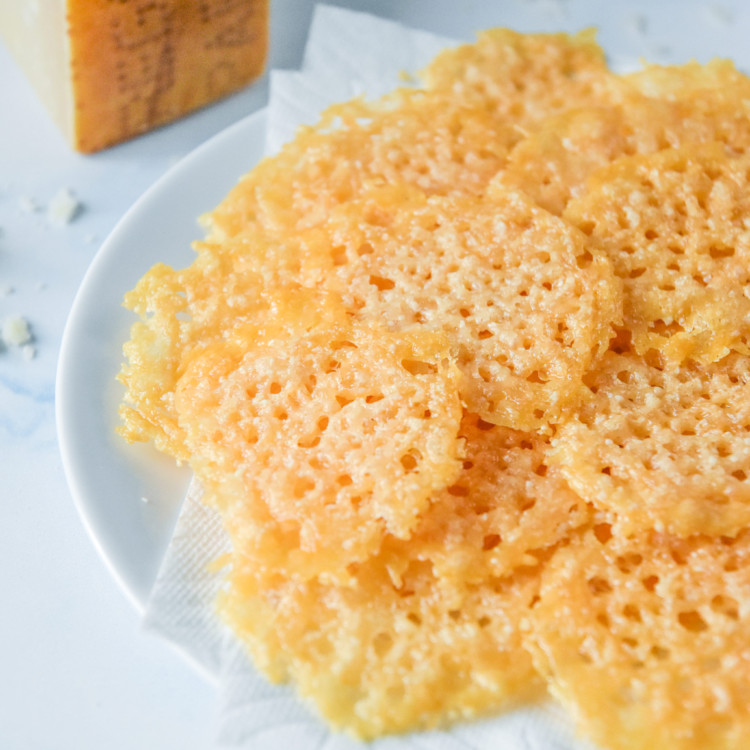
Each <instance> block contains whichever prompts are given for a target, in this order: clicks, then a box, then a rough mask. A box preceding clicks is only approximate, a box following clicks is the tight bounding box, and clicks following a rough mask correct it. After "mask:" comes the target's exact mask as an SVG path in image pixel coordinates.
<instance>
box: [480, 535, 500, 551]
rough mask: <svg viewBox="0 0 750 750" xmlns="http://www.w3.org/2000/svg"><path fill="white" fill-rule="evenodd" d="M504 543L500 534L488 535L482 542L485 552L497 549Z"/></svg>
mask: <svg viewBox="0 0 750 750" xmlns="http://www.w3.org/2000/svg"><path fill="white" fill-rule="evenodd" d="M501 541H502V539H501V537H500V534H487V535H486V536H485V537H484V539H483V541H482V549H483V550H491V549H495V547H497V545H498V544H500V542H501Z"/></svg>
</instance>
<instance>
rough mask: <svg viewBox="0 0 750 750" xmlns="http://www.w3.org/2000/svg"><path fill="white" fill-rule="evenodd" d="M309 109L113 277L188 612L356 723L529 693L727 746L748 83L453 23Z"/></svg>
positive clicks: (422, 718)
mask: <svg viewBox="0 0 750 750" xmlns="http://www.w3.org/2000/svg"><path fill="white" fill-rule="evenodd" d="M424 81H425V83H424V85H423V86H422V88H418V89H400V90H397V91H395V92H393V93H391V94H389V95H387V96H385V97H382V98H381V99H379V100H377V101H375V102H367V101H364V100H355V101H352V102H347V103H344V104H341V105H336V106H334V107H332V108H331V109H329V110H328V111H327V112H326V113H324V115H323V116H322V119H321V120H320V122H319V123H318V124H317V125H316V126H314V127H305V128H302V129H300V131H299V133H298V135H297V137H296V138H295V139H294V140H293V141H292V142H291V143H289V144H288V145H287V146H285V147H284V148H283V149H282V150H281V152H280V153H279V154H277V155H275V156H272V157H270V158H268V159H266V160H264V161H263V162H261V164H260V165H258V166H257V167H256V168H255V169H254V170H253V171H252V172H251V173H249V174H248V175H247V176H246V177H244V178H243V179H242V180H241V181H240V183H239V184H238V185H237V186H236V187H235V189H234V190H232V191H231V192H230V194H229V195H228V196H227V198H226V200H225V201H223V202H222V204H221V205H220V206H218V207H217V208H216V209H215V210H214V211H213V212H211V213H210V214H209V215H208V216H207V217H206V220H207V223H208V227H209V235H208V237H207V238H206V240H205V241H204V242H200V243H196V246H195V248H196V251H197V258H196V260H195V262H194V263H193V264H192V265H191V266H190V267H189V268H186V269H182V270H173V269H171V268H168V267H166V266H163V265H157V266H156V267H154V268H153V269H152V270H151V271H149V273H147V274H146V275H145V276H144V277H143V279H142V280H141V281H140V282H139V284H138V286H137V287H136V289H135V290H133V291H132V292H131V293H130V294H129V295H128V296H127V298H126V306H127V307H129V308H130V309H132V310H133V311H134V312H135V313H137V315H138V316H139V321H138V322H137V323H136V324H135V326H134V327H133V330H132V333H131V339H130V341H129V342H128V343H127V344H126V345H125V354H126V358H127V362H126V363H125V365H124V366H123V370H122V373H121V376H120V377H121V380H122V381H123V383H124V384H125V385H126V388H127V392H126V397H125V401H124V404H123V406H122V409H121V413H122V415H123V419H124V426H123V430H122V432H123V434H124V435H125V437H126V438H128V439H130V440H153V442H154V443H155V444H156V446H157V447H159V448H160V449H161V450H164V451H166V452H168V453H170V454H171V455H174V456H175V457H176V458H177V459H178V460H183V461H187V462H189V464H190V466H191V467H192V468H193V470H194V472H195V475H196V477H197V478H198V480H199V481H200V482H201V484H202V485H203V487H204V490H205V494H204V497H205V498H206V502H208V503H209V504H211V505H212V506H213V507H214V508H216V509H217V510H218V511H219V513H220V514H221V516H222V521H223V524H224V527H225V529H226V531H227V533H228V535H229V537H230V539H231V543H232V553H231V555H230V556H229V565H228V569H227V573H226V580H225V587H224V589H223V591H222V594H221V596H220V598H219V602H218V607H219V611H220V614H221V615H222V617H223V618H224V620H225V621H226V622H228V623H229V625H230V626H231V628H232V629H233V631H234V632H235V633H236V634H237V635H238V636H239V637H240V638H241V639H242V641H243V642H244V643H245V645H246V646H247V648H248V650H249V651H250V653H251V654H252V656H253V658H254V660H255V662H256V664H257V666H258V667H259V668H260V669H261V670H262V671H263V672H264V673H265V674H267V675H268V676H269V677H270V678H271V679H273V680H277V681H290V682H292V683H293V684H294V686H295V687H296V689H297V691H298V692H299V693H300V695H302V697H303V698H304V699H305V700H306V701H307V702H308V703H310V704H311V705H312V706H313V707H314V708H315V709H316V710H317V711H318V712H319V713H320V714H321V715H322V716H323V717H324V718H325V719H326V720H327V721H328V722H329V723H330V724H331V725H332V726H334V727H336V728H339V729H342V730H345V731H347V732H349V733H351V734H354V735H357V736H360V737H364V738H373V737H377V736H380V735H382V734H386V733H393V732H400V731H407V730H414V729H425V728H431V727H435V726H440V725H443V724H445V723H447V722H452V721H457V720H460V719H467V718H470V717H474V716H480V715H488V714H492V712H495V711H499V710H503V709H506V708H509V707H512V706H516V705H518V704H519V703H522V702H526V701H533V700H537V699H538V698H539V697H541V695H542V693H543V689H544V686H545V682H546V683H548V684H549V686H550V688H551V690H552V692H553V693H554V695H556V696H557V697H558V698H559V699H560V700H561V702H562V703H563V704H564V705H565V706H567V707H568V708H569V709H570V711H571V713H572V714H573V716H574V717H575V718H576V720H577V722H578V725H579V727H580V728H581V729H582V731H583V732H584V733H585V734H586V735H587V736H589V737H590V738H592V739H593V740H594V741H597V742H600V743H601V744H602V746H603V747H608V748H610V749H611V750H646V748H651V747H655V746H657V745H658V746H659V747H664V748H669V749H670V750H699V749H700V750H706V749H708V750H713V749H714V748H715V749H716V750H719V749H721V750H740V748H742V750H744V749H745V748H746V747H748V746H749V745H750V739H748V738H750V723H748V720H747V711H746V707H747V705H748V702H749V699H750V687H748V685H750V676H749V675H750V671H749V670H748V664H750V642H748V637H747V635H746V634H745V631H747V630H748V627H747V623H746V622H745V620H746V619H747V612H746V611H745V610H746V609H747V608H746V607H745V606H744V602H745V600H746V599H747V598H748V597H747V590H748V583H749V582H748V581H747V580H746V578H747V574H746V573H744V572H743V571H744V569H745V568H747V567H748V565H747V563H748V561H747V560H746V559H745V558H746V557H747V548H748V539H749V538H750V537H748V533H750V532H749V531H748V529H750V489H749V488H750V485H749V484H748V482H749V481H750V479H749V477H750V391H749V390H748V389H749V388H750V351H748V333H749V331H748V326H749V325H750V295H748V294H747V290H748V289H750V271H749V270H748V269H750V249H749V248H750V224H748V223H747V222H748V219H747V217H748V216H750V212H749V211H748V209H749V208H750V206H749V205H748V199H749V197H750V186H749V185H748V175H750V161H749V160H750V156H748V155H747V150H748V147H750V114H749V113H750V109H748V107H749V106H750V82H749V80H748V79H747V78H746V77H745V76H744V75H742V74H740V73H738V72H737V71H736V69H735V68H734V67H733V66H732V65H731V64H730V63H727V62H726V61H716V62H713V63H711V64H709V65H707V66H700V65H698V64H694V63H690V64H688V65H684V66H671V67H659V66H647V67H646V68H644V70H643V71H642V72H640V73H637V74H633V75H630V76H615V75H614V74H612V73H611V72H610V71H608V70H607V68H606V64H605V62H604V58H603V55H602V52H601V50H600V49H599V48H598V47H597V46H596V44H595V43H594V41H593V36H592V35H591V34H590V33H589V32H583V33H582V34H579V35H576V36H568V35H564V34H536V35H522V34H517V33H515V32H511V31H508V30H504V29H495V30H490V31H488V32H484V33H482V34H481V35H480V36H479V38H478V40H477V42H476V43H475V44H470V45H462V46H459V47H457V48H454V49H451V50H447V51H446V52H444V53H443V54H441V55H439V56H438V57H437V58H436V60H435V61H434V62H433V63H432V64H431V65H430V66H428V68H427V69H426V71H425V72H424Z"/></svg>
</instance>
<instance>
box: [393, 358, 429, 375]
mask: <svg viewBox="0 0 750 750" xmlns="http://www.w3.org/2000/svg"><path fill="white" fill-rule="evenodd" d="M401 366H402V367H403V368H404V370H406V371H407V372H408V373H410V374H411V375H434V374H435V373H436V372H437V366H436V365H433V364H431V363H430V362H423V361H422V360H419V359H402V360H401Z"/></svg>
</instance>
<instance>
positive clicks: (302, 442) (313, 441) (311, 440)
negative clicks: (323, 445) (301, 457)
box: [297, 435, 320, 448]
mask: <svg viewBox="0 0 750 750" xmlns="http://www.w3.org/2000/svg"><path fill="white" fill-rule="evenodd" d="M297 445H298V446H299V447H300V448H317V446H318V445H320V435H310V436H309V437H306V438H300V439H299V440H298V441H297Z"/></svg>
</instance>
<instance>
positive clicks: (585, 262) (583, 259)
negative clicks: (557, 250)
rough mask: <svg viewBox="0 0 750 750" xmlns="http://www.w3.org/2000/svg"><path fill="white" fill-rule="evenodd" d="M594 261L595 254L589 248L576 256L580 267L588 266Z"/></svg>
mask: <svg viewBox="0 0 750 750" xmlns="http://www.w3.org/2000/svg"><path fill="white" fill-rule="evenodd" d="M593 262H594V256H593V255H592V254H591V253H590V252H589V251H588V250H586V251H585V252H583V253H581V255H578V256H576V264H577V265H578V268H588V267H589V266H590V265H591V264H592V263H593Z"/></svg>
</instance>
